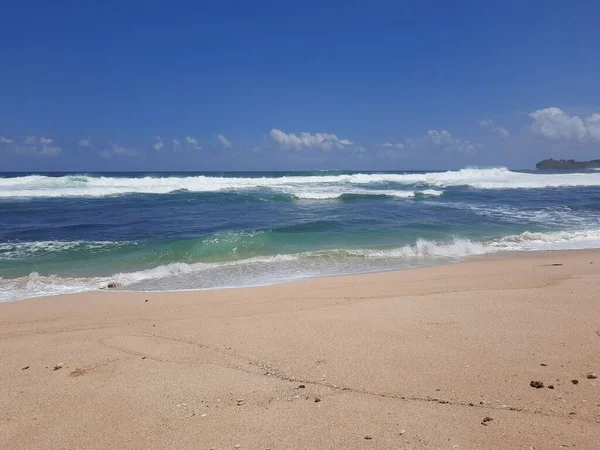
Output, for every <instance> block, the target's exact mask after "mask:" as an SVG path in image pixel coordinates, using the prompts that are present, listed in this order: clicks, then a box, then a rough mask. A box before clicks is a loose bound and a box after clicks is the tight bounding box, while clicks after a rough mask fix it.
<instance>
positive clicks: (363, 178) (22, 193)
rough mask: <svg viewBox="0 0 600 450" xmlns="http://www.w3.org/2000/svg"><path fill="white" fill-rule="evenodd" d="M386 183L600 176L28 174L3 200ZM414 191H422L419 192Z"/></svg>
mask: <svg viewBox="0 0 600 450" xmlns="http://www.w3.org/2000/svg"><path fill="white" fill-rule="evenodd" d="M387 183H390V184H391V186H389V187H390V191H388V190H383V192H392V193H387V194H385V195H392V196H404V195H408V194H397V192H411V191H412V192H414V191H415V190H416V191H420V192H423V193H425V195H428V194H426V191H427V190H428V189H437V188H447V187H454V186H467V187H472V188H477V189H540V188H551V187H576V186H600V173H589V172H588V173H564V174H563V173H553V174H548V173H525V172H513V171H510V170H508V169H506V168H495V169H462V170H457V171H447V172H427V173H367V174H362V173H356V174H331V173H327V172H325V173H323V174H322V175H301V174H298V175H287V176H280V177H242V176H240V177H235V176H227V177H225V176H223V177H218V176H207V175H198V176H169V177H139V178H136V177H130V178H127V177H97V176H88V175H66V176H61V177H48V176H43V175H29V176H23V177H14V178H0V197H7V198H10V197H16V198H19V197H24V198H30V197H102V196H111V195H124V194H168V193H172V192H176V191H188V192H223V191H225V192H226V191H234V192H235V191H245V190H252V189H267V190H274V191H276V192H283V193H286V194H290V195H294V196H300V197H299V198H336V197H339V196H341V195H343V194H344V193H352V191H353V190H355V189H356V188H355V186H360V185H373V184H387ZM394 186H395V187H396V189H394ZM398 187H403V188H406V187H412V188H413V189H412V190H404V189H403V190H402V191H398V189H397V188H398ZM415 187H417V188H418V189H414V188H415ZM364 191H365V192H363V193H364V194H365V195H369V193H370V195H383V194H373V192H378V191H372V190H366V189H365V190H364ZM394 192H396V194H394ZM326 195H328V196H329V197H326ZM431 195H435V194H431ZM302 196H304V197H302ZM310 196H312V197H310ZM319 196H321V197H319ZM334 196H335V197H334ZM408 196H410V195H408Z"/></svg>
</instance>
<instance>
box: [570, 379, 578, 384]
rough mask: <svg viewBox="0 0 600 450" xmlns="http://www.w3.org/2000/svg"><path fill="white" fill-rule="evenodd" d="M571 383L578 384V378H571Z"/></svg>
mask: <svg viewBox="0 0 600 450" xmlns="http://www.w3.org/2000/svg"><path fill="white" fill-rule="evenodd" d="M571 383H573V384H579V380H571Z"/></svg>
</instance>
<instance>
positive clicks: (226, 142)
mask: <svg viewBox="0 0 600 450" xmlns="http://www.w3.org/2000/svg"><path fill="white" fill-rule="evenodd" d="M217 139H218V140H219V142H220V143H221V145H223V147H224V148H231V147H233V144H232V143H231V141H230V140H229V139H227V138H226V137H225V136H223V135H222V134H219V135H218V136H217Z"/></svg>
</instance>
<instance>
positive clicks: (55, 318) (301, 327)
mask: <svg viewBox="0 0 600 450" xmlns="http://www.w3.org/2000/svg"><path fill="white" fill-rule="evenodd" d="M598 289H600V250H590V249H586V250H577V251H551V252H517V254H516V255H506V254H503V255H500V256H499V255H483V257H477V258H468V259H467V260H466V261H462V262H459V263H456V264H448V265H437V266H428V267H423V268H415V269H411V270H400V271H392V272H377V273H369V274H362V275H344V276H337V277H327V278H312V279H308V280H301V281H295V282H290V283H284V284H277V285H270V286H263V287H252V288H250V287H246V288H233V289H220V290H212V291H184V292H181V291H159V292H121V291H117V290H111V291H93V292H86V293H79V294H67V295H58V296H52V297H39V298H30V299H25V300H21V301H11V302H4V303H1V304H0V324H1V327H0V358H1V360H2V361H3V363H2V365H0V377H1V379H2V380H3V390H1V391H0V410H2V411H3V414H2V421H0V447H2V448H13V449H38V448H39V449H41V448H44V449H60V448H81V449H96V448H111V447H112V448H124V449H159V448H183V449H187V448H190V449H192V448H193V449H197V448H211V447H213V448H217V449H223V448H236V447H235V446H236V445H239V447H237V448H242V449H243V448H252V449H255V448H258V449H266V448H267V447H269V448H271V449H273V450H275V449H304V448H324V449H329V448H350V449H354V448H356V449H363V448H377V449H396V448H411V449H412V448H419V449H420V448H427V449H429V448H432V449H433V448H435V449H438V448H449V449H450V448H479V449H505V448H531V447H533V448H536V449H538V450H539V449H545V448H561V445H562V446H563V447H562V448H567V447H565V446H568V447H569V448H579V449H590V450H591V449H593V448H595V445H596V444H594V442H599V441H600V426H599V424H600V381H599V379H596V378H588V376H591V375H594V376H596V375H600V373H599V372H600V352H598V348H599V347H600V302H598V300H597V292H598ZM572 380H577V384H574V383H573V382H572ZM532 381H541V382H543V383H544V387H543V388H540V389H536V388H534V387H531V386H530V383H531V382H532ZM550 386H552V388H550ZM488 418H489V419H491V420H487V419H488ZM484 419H485V420H484ZM109 430H110V432H109Z"/></svg>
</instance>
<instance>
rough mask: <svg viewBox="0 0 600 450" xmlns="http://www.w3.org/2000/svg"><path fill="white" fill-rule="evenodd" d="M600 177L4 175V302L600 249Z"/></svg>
mask: <svg viewBox="0 0 600 450" xmlns="http://www.w3.org/2000/svg"><path fill="white" fill-rule="evenodd" d="M599 219H600V172H595V171H590V172H586V173H537V172H515V171H508V170H506V169H465V170H462V171H454V172H406V173H351V172H311V173H308V172H306V173H222V174H215V173H210V174H189V173H186V174H173V173H170V174H160V173H154V174H138V173H136V174H131V173H122V174H114V173H113V174H37V175H36V174H2V175H0V277H2V279H0V299H4V300H10V299H16V298H23V297H27V296H33V295H44V294H52V293H61V292H77V291H81V290H88V289H97V288H100V287H103V286H105V285H106V284H108V283H110V282H117V283H120V284H121V288H122V289H130V290H132V289H143V290H155V289H204V288H214V287H226V286H240V285H255V284H266V283H273V282H279V281H285V280H291V279H298V278H305V277H312V276H323V275H332V274H339V273H355V272H365V271H376V270H387V269H392V268H403V267H414V266H418V265H424V264H435V263H440V262H447V261H452V260H456V259H460V258H462V257H465V256H468V255H473V254H484V253H492V252H499V251H514V250H517V251H518V250H536V249H563V248H589V247H598V246H600V225H599V224H600V220H599Z"/></svg>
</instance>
